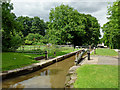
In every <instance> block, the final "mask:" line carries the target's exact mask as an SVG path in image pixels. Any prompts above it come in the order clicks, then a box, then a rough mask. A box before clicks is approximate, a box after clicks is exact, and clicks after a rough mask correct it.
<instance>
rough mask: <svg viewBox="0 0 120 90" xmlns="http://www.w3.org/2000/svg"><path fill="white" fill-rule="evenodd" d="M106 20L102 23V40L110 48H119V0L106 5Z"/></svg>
mask: <svg viewBox="0 0 120 90" xmlns="http://www.w3.org/2000/svg"><path fill="white" fill-rule="evenodd" d="M108 15H109V17H108V20H109V22H107V23H106V24H104V25H103V27H102V29H103V32H104V36H103V42H104V43H105V45H107V46H109V47H110V48H118V49H120V39H119V38H120V1H119V0H117V1H116V2H114V3H113V5H112V6H109V7H108Z"/></svg>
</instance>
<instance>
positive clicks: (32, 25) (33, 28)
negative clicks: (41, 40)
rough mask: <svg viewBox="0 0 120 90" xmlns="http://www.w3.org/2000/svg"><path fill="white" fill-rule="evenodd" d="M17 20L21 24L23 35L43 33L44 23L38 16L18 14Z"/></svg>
mask: <svg viewBox="0 0 120 90" xmlns="http://www.w3.org/2000/svg"><path fill="white" fill-rule="evenodd" d="M17 21H18V22H20V23H21V25H22V26H23V30H22V32H23V35H24V37H26V36H27V35H28V34H29V33H34V34H35V33H39V34H40V35H43V36H44V35H45V29H46V27H47V26H46V23H45V22H44V21H43V20H40V18H39V17H34V18H29V17H28V16H26V17H23V16H20V17H18V18H17Z"/></svg>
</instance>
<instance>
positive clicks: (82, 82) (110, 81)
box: [74, 65, 118, 88]
mask: <svg viewBox="0 0 120 90" xmlns="http://www.w3.org/2000/svg"><path fill="white" fill-rule="evenodd" d="M76 72H77V80H76V81H75V83H74V87H75V88H118V66H113V65H83V66H81V67H80V68H78V69H77V71H76Z"/></svg>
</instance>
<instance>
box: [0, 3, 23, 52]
mask: <svg viewBox="0 0 120 90" xmlns="http://www.w3.org/2000/svg"><path fill="white" fill-rule="evenodd" d="M11 10H13V4H11V3H9V2H2V50H3V51H9V50H10V51H11V50H14V49H15V46H16V45H17V46H19V45H21V43H22V33H21V28H19V27H21V25H20V24H19V22H17V21H16V16H15V14H14V13H12V12H11Z"/></svg>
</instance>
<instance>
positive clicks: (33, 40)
mask: <svg viewBox="0 0 120 90" xmlns="http://www.w3.org/2000/svg"><path fill="white" fill-rule="evenodd" d="M42 38H43V36H42V35H40V34H34V33H29V34H28V35H27V36H26V37H25V39H26V40H25V44H28V45H29V44H37V43H38V42H40V40H42Z"/></svg>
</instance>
